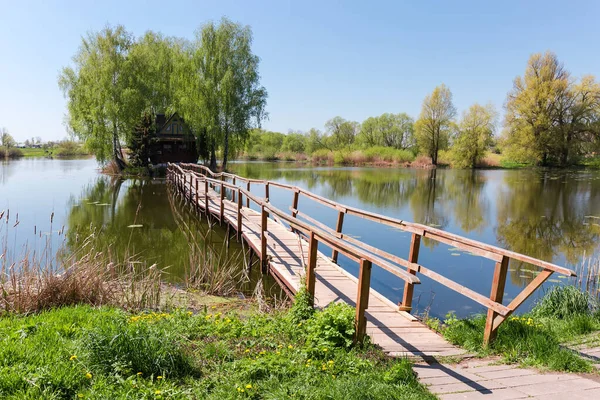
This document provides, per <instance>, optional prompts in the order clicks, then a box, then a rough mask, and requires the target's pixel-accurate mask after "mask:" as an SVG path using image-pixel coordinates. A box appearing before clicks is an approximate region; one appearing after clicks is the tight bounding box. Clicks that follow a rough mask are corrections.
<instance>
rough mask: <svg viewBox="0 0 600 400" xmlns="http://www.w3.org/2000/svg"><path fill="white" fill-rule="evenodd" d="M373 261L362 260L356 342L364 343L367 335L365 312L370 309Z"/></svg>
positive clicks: (357, 299)
mask: <svg viewBox="0 0 600 400" xmlns="http://www.w3.org/2000/svg"><path fill="white" fill-rule="evenodd" d="M371 265H372V264H371V261H369V260H365V259H364V258H361V260H360V270H359V272H358V295H357V298H356V318H355V320H356V322H355V324H356V325H355V332H354V342H355V343H360V342H362V340H363V338H364V337H365V334H366V333H367V318H366V316H365V311H366V310H367V308H368V307H369V289H370V287H371Z"/></svg>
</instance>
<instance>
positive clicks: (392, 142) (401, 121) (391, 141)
mask: <svg viewBox="0 0 600 400" xmlns="http://www.w3.org/2000/svg"><path fill="white" fill-rule="evenodd" d="M413 126H414V121H413V119H412V118H411V117H410V116H409V115H407V114H405V113H401V114H388V113H385V114H382V115H380V116H378V117H370V118H367V119H366V120H365V121H363V123H362V124H361V126H360V133H359V136H358V141H359V142H361V143H362V144H363V145H366V146H368V147H371V146H386V147H393V148H395V149H407V148H410V147H413V146H414V132H413Z"/></svg>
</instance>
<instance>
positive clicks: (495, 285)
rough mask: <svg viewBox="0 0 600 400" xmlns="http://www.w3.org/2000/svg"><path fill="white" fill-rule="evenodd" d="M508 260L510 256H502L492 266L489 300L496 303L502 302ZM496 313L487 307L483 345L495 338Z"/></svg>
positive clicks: (496, 329) (496, 331) (496, 328)
mask: <svg viewBox="0 0 600 400" xmlns="http://www.w3.org/2000/svg"><path fill="white" fill-rule="evenodd" d="M509 261H510V258H508V257H506V256H503V257H502V260H500V261H498V262H497V263H496V267H495V268H494V279H493V280H492V290H491V293H490V300H492V301H495V302H496V303H500V304H502V299H503V297H504V286H505V285H506V274H507V271H508V262H509ZM497 315H498V313H496V312H495V311H494V310H491V309H488V312H487V318H486V320H485V330H484V332H483V344H484V346H487V345H488V344H490V343H491V342H493V341H494V339H495V338H496V334H497V333H498V327H494V318H496V316H497Z"/></svg>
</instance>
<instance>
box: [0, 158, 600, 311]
mask: <svg viewBox="0 0 600 400" xmlns="http://www.w3.org/2000/svg"><path fill="white" fill-rule="evenodd" d="M231 169H232V170H233V172H235V173H237V174H239V175H242V176H246V177H250V178H258V179H270V180H275V181H279V182H284V183H288V184H292V185H296V186H300V187H303V188H306V189H308V190H310V191H312V192H314V193H317V194H319V195H322V196H324V197H327V198H329V199H332V200H335V201H338V202H340V203H343V204H346V205H351V206H355V207H359V208H363V209H366V210H370V211H374V212H377V213H381V214H385V215H389V216H392V217H396V218H400V219H405V220H408V221H415V222H420V223H424V224H427V225H430V226H434V227H439V228H442V229H445V230H447V231H449V232H453V233H457V234H460V235H464V236H466V237H469V238H473V239H477V240H481V241H483V242H486V243H490V244H497V245H500V246H502V247H506V248H508V249H511V250H514V251H518V252H522V253H525V254H528V255H531V256H534V257H538V258H541V259H543V260H547V261H552V262H554V263H557V264H559V265H565V266H568V267H570V268H576V267H577V266H578V265H579V264H580V263H581V260H582V258H583V257H584V254H585V255H586V256H590V255H593V254H600V238H599V235H600V218H599V217H600V172H599V171H541V170H527V171H502V170H489V171H462V170H437V171H429V170H410V169H375V168H330V167H325V168H307V167H298V166H295V165H293V164H269V163H235V164H232V165H231ZM270 196H271V201H272V202H273V203H274V204H275V205H276V206H278V207H279V208H280V209H282V210H287V209H288V207H289V206H290V205H291V199H292V195H291V194H290V193H288V192H286V191H283V190H280V189H276V188H271V193H270ZM3 209H10V212H11V216H10V220H11V222H10V224H9V225H10V226H6V224H4V223H3V224H2V225H0V226H3V227H2V228H0V236H4V239H5V240H6V244H5V246H6V247H7V248H8V250H9V252H11V253H13V254H18V253H19V252H20V251H21V249H22V248H23V246H24V245H25V244H27V246H28V247H29V248H30V249H37V250H38V251H40V250H42V249H43V248H45V247H47V246H48V244H47V243H48V241H50V243H51V249H52V251H55V250H56V249H57V248H58V247H60V246H61V245H63V246H69V245H73V243H75V242H76V240H77V239H78V238H79V239H80V238H81V237H84V236H85V235H88V234H89V233H90V232H91V229H92V228H91V227H95V229H100V233H99V234H98V237H99V238H100V240H103V241H104V243H107V244H109V245H110V246H111V249H112V250H113V251H115V252H116V253H122V252H125V251H126V249H127V251H128V252H129V253H135V254H140V255H142V256H143V257H144V258H145V259H147V260H149V261H150V262H155V263H157V264H158V265H160V266H169V270H168V271H169V279H171V280H173V281H177V280H178V279H181V277H182V276H183V274H184V271H185V270H186V269H187V268H189V263H190V251H189V246H188V237H190V231H192V232H194V233H196V232H200V235H195V236H194V237H203V236H206V235H207V234H208V236H207V238H206V240H209V241H210V242H211V243H213V244H214V245H215V246H217V247H218V246H220V243H222V242H223V238H224V235H225V232H223V230H221V229H215V230H212V231H210V233H209V230H208V228H207V226H206V223H205V222H200V221H198V220H197V219H196V218H195V217H194V216H193V215H191V213H189V212H188V210H187V209H186V208H185V207H182V206H181V204H180V203H179V202H178V200H177V199H176V198H173V196H169V193H168V191H167V188H166V185H165V183H164V181H163V180H160V179H155V180H124V181H122V180H111V179H109V178H108V177H106V176H103V175H100V174H99V173H98V171H97V165H96V162H95V161H94V160H89V159H87V160H46V159H22V160H18V161H9V162H6V161H5V162H2V164H0V210H3ZM299 209H300V210H301V211H303V212H305V213H307V214H309V215H311V216H312V217H314V218H317V219H319V220H320V221H323V222H324V223H326V224H327V225H329V226H331V227H334V226H335V221H336V217H337V213H336V212H335V211H333V210H331V209H329V208H328V207H325V206H322V205H319V204H316V203H314V202H311V201H310V200H306V199H302V200H301V201H300V204H299ZM17 213H18V220H19V225H18V226H16V227H13V225H14V223H15V221H16V214H17ZM52 213H54V218H53V223H52V224H51V223H50V216H51V214H52ZM132 225H133V226H140V225H141V227H132ZM63 226H64V235H61V234H60V231H61V230H62V228H63ZM34 227H35V228H34ZM34 229H35V234H34ZM5 231H8V232H9V234H8V235H4V233H5ZM344 232H345V233H348V234H351V235H353V236H355V237H358V238H360V240H362V241H364V242H366V243H369V244H372V245H375V246H377V247H379V248H382V249H383V250H386V251H388V252H390V253H393V254H397V255H399V256H401V257H406V256H407V255H408V246H409V242H410V235H409V234H408V233H405V232H402V231H398V230H395V229H393V228H391V227H386V226H381V225H378V224H376V223H373V222H369V221H366V220H362V219H359V218H357V217H352V216H346V218H345V221H344ZM232 249H233V250H236V249H239V246H238V247H236V244H233V243H232ZM322 250H324V251H325V250H326V249H325V248H322ZM339 262H340V264H341V265H342V266H343V267H344V268H346V269H347V270H348V271H350V272H351V273H354V274H356V272H357V265H356V264H355V263H354V262H352V261H350V260H349V259H347V258H344V257H343V256H340V258H339ZM419 262H420V263H421V264H423V265H424V266H426V267H429V268H431V269H433V270H434V271H436V272H439V273H441V274H443V275H444V276H447V277H448V278H450V279H453V280H455V281H457V282H459V283H461V284H463V285H465V286H468V287H470V288H471V289H473V290H476V291H478V292H480V293H482V294H486V295H487V294H489V291H490V285H491V277H492V272H493V262H492V261H489V260H485V259H483V258H480V257H475V256H472V255H470V254H468V253H464V252H460V251H457V250H455V249H451V248H449V246H445V245H443V244H437V243H432V242H430V241H424V242H423V244H422V248H421V252H420V256H419ZM509 268H510V275H509V278H508V282H507V286H506V294H505V304H506V303H507V302H508V301H510V300H511V299H512V298H513V297H514V296H515V295H516V294H517V293H518V292H519V291H520V290H521V288H523V287H524V286H525V285H526V284H527V283H528V282H529V281H531V279H532V278H533V277H534V276H535V272H536V269H535V268H533V267H531V266H529V265H524V264H519V263H515V262H513V263H511V265H510V266H509ZM421 280H422V282H423V283H422V284H421V285H418V286H416V288H415V300H414V303H415V305H416V306H417V308H418V311H420V312H422V311H424V310H425V309H427V308H430V309H431V313H432V314H433V315H437V316H443V315H445V314H446V313H447V312H448V311H455V312H456V313H457V314H458V315H461V316H463V315H467V314H470V313H473V312H479V311H481V310H482V307H481V306H479V305H478V304H476V303H474V302H472V301H470V300H468V299H466V298H465V297H462V296H461V295H459V294H456V293H455V292H453V291H450V290H448V289H446V288H444V287H442V286H440V285H438V284H436V283H435V282H432V281H430V280H428V279H427V278H424V277H421ZM567 281H568V280H567V279H561V278H560V277H558V276H557V275H554V276H553V277H552V279H551V281H549V282H548V283H547V284H546V286H548V285H561V284H566V283H567ZM372 282H373V286H374V287H375V288H376V289H377V290H378V291H380V292H381V293H383V294H384V295H386V296H387V297H388V298H390V299H391V300H392V301H400V300H401V298H402V288H403V282H402V281H401V280H400V279H399V278H396V277H394V276H392V275H390V274H388V273H386V272H385V271H382V270H381V269H379V268H374V270H373V276H372ZM246 289H247V290H251V285H249V286H248V287H247V288H246ZM534 298H535V296H534ZM530 303H531V301H529V302H528V303H527V304H526V305H525V307H523V309H525V308H526V307H528V306H530Z"/></svg>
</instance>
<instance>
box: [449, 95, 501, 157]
mask: <svg viewBox="0 0 600 400" xmlns="http://www.w3.org/2000/svg"><path fill="white" fill-rule="evenodd" d="M496 118H497V116H496V111H495V110H494V107H493V106H492V105H491V104H490V105H487V106H486V107H483V106H481V105H479V104H477V103H475V104H473V105H472V106H471V107H470V108H469V111H467V112H465V113H464V115H463V117H462V119H461V121H460V123H459V125H458V131H457V135H456V138H455V139H454V143H453V145H452V152H453V159H454V162H455V164H456V165H457V166H458V167H463V168H474V167H476V166H477V165H479V164H480V163H481V160H482V159H483V158H484V157H485V155H486V151H487V150H488V149H489V147H490V146H491V145H492V139H493V135H494V130H495V125H496Z"/></svg>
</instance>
